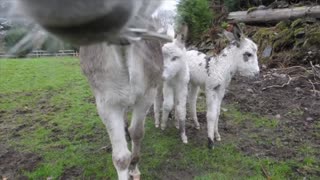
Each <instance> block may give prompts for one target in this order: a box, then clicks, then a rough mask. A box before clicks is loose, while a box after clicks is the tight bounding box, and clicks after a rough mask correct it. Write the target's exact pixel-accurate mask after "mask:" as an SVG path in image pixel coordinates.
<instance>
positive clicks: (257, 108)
mask: <svg viewBox="0 0 320 180" xmlns="http://www.w3.org/2000/svg"><path fill="white" fill-rule="evenodd" d="M319 82H320V81H319V78H318V77H316V76H314V74H313V73H312V71H311V70H310V69H305V68H304V67H300V66H297V67H291V68H287V69H271V70H264V71H263V72H262V73H261V75H260V77H259V78H258V79H247V78H242V77H236V78H234V79H233V81H232V82H231V85H230V87H229V90H228V92H227V94H226V96H225V98H224V102H223V106H224V107H225V108H224V111H225V112H222V115H221V117H220V121H219V131H220V134H221V136H222V141H234V142H235V143H236V144H235V145H236V146H237V148H238V150H240V151H242V152H243V153H244V154H246V155H249V156H255V157H257V158H271V159H274V160H276V161H286V160H294V161H295V162H303V161H304V160H305V159H306V158H308V157H314V158H315V159H317V161H316V162H314V164H313V167H314V168H301V167H300V168H299V167H295V166H296V165H295V163H292V164H291V168H293V169H294V171H295V173H297V174H299V175H300V176H306V177H308V176H310V175H313V176H316V177H319V176H320V168H319V167H320V161H319V159H320V151H319V149H320V94H319V91H317V90H319V89H320V83H319ZM200 98H202V99H203V101H204V99H205V97H204V96H203V97H201V96H200ZM230 104H232V106H235V107H237V109H238V110H239V111H241V112H242V113H246V112H248V113H250V114H254V115H255V116H257V117H267V118H268V119H269V120H272V121H273V122H275V125H274V127H270V125H269V126H264V125H263V124H264V123H263V122H260V123H261V125H258V126H257V124H255V122H253V121H251V120H250V119H247V120H246V119H244V120H243V122H242V123H240V124H238V123H234V121H235V119H233V118H232V117H230V116H228V114H229V113H228V111H229V110H228V106H229V105H230ZM198 118H199V122H200V124H201V127H202V129H205V131H201V132H198V131H197V130H195V129H194V128H192V127H193V124H192V122H189V123H188V126H189V128H188V134H189V135H188V137H190V141H195V142H199V146H201V145H202V143H203V142H204V141H205V140H206V137H207V136H206V113H205V112H198ZM268 119H266V121H267V120H268ZM265 124H268V123H265ZM199 139H201V140H199ZM219 144H220V142H216V146H218V147H219ZM293 177H294V175H293Z"/></svg>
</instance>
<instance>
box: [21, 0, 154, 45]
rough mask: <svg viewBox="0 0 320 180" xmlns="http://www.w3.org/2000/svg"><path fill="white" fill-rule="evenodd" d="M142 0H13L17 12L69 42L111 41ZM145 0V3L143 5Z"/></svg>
mask: <svg viewBox="0 0 320 180" xmlns="http://www.w3.org/2000/svg"><path fill="white" fill-rule="evenodd" d="M145 1H146V0H17V1H16V3H15V6H16V8H17V10H18V11H19V12H22V13H23V14H24V15H27V16H28V17H30V18H31V19H32V20H34V21H35V22H36V23H38V24H40V25H41V26H42V27H43V28H44V29H46V30H47V31H49V32H51V33H53V34H54V35H56V36H58V37H60V38H62V39H63V40H66V41H69V42H71V43H73V44H78V45H83V44H91V43H94V42H101V41H112V40H113V38H116V37H117V35H118V34H119V32H121V31H122V30H123V28H124V27H125V26H126V25H127V24H128V22H130V20H131V19H132V17H134V16H135V15H137V13H138V11H139V10H141V9H140V8H141V4H143V5H144V6H143V7H147V5H149V4H151V3H148V2H145ZM146 4H147V5H146Z"/></svg>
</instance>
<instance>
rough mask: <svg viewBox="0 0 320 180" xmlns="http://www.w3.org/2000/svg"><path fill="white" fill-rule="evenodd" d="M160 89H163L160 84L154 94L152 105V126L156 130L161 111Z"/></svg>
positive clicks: (161, 98)
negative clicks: (153, 125)
mask: <svg viewBox="0 0 320 180" xmlns="http://www.w3.org/2000/svg"><path fill="white" fill-rule="evenodd" d="M162 87H163V86H162V84H161V85H159V86H158V88H157V94H156V97H155V101H154V105H153V112H154V124H155V126H156V128H158V127H159V126H160V111H161V105H162V103H163V96H162Z"/></svg>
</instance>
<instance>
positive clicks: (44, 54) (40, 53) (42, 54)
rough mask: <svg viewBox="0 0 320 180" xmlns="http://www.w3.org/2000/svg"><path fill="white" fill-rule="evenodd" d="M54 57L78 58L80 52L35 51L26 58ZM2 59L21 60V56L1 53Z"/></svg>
mask: <svg viewBox="0 0 320 180" xmlns="http://www.w3.org/2000/svg"><path fill="white" fill-rule="evenodd" d="M54 56H78V52H77V51H75V50H59V51H58V52H55V53H51V52H48V51H44V50H34V51H32V52H31V53H29V54H27V55H26V56H24V57H32V58H35V57H54ZM0 58H19V56H17V55H10V54H7V53H4V52H0Z"/></svg>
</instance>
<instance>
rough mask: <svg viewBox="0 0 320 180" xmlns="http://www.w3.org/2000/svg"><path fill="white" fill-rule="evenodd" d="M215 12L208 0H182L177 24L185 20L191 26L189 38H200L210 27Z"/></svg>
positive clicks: (179, 5)
mask: <svg viewBox="0 0 320 180" xmlns="http://www.w3.org/2000/svg"><path fill="white" fill-rule="evenodd" d="M212 20H213V13H212V11H211V10H210V8H209V3H208V0H181V1H180V3H179V4H178V16H177V24H178V25H179V24H182V23H183V22H185V23H186V24H187V25H188V27H189V35H188V39H189V40H191V41H192V40H195V39H199V38H200V37H201V35H202V33H203V32H205V31H207V30H208V29H209V28H210V25H211V22H212Z"/></svg>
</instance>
